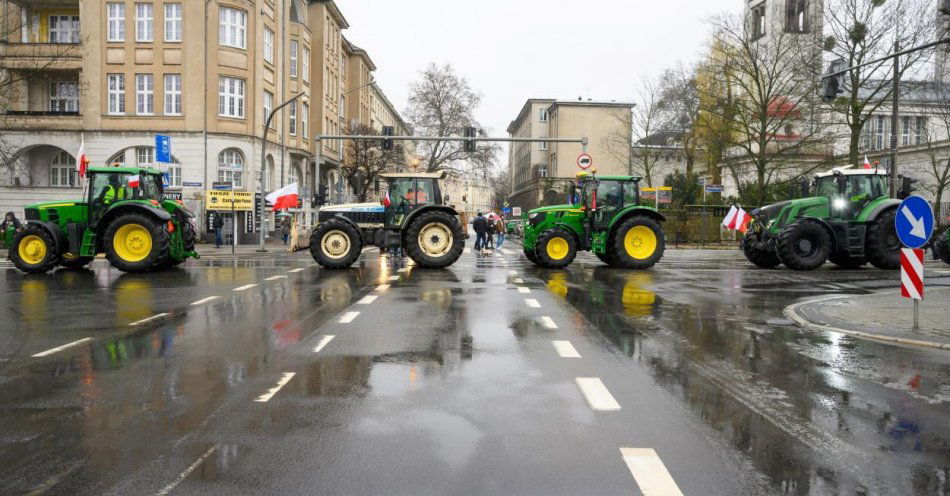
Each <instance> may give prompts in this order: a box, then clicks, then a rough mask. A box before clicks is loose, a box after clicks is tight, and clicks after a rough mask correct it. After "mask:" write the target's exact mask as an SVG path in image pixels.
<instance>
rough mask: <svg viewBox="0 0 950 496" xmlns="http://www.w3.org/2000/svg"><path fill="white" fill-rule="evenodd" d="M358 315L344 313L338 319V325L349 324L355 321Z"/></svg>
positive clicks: (357, 313) (355, 313) (356, 313)
mask: <svg viewBox="0 0 950 496" xmlns="http://www.w3.org/2000/svg"><path fill="white" fill-rule="evenodd" d="M359 314H360V313H359V312H346V313H345V314H343V316H342V317H340V323H341V324H349V323H350V322H353V319H355V318H356V317H357V316H358V315H359Z"/></svg>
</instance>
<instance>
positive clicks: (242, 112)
mask: <svg viewBox="0 0 950 496" xmlns="http://www.w3.org/2000/svg"><path fill="white" fill-rule="evenodd" d="M347 26H348V24H347V22H346V19H345V18H344V17H343V15H342V13H341V12H340V10H339V8H338V7H337V5H336V3H335V2H333V1H331V0H309V2H305V1H303V0H259V1H256V2H252V1H250V0H209V1H208V2H186V1H183V0H181V1H171V0H168V1H165V0H153V1H132V0H116V1H108V0H105V1H90V0H86V1H80V0H61V1H59V0H58V1H56V2H50V1H45V0H4V1H3V3H2V8H0V89H2V91H0V210H3V211H7V210H13V211H15V212H22V207H23V205H25V204H27V203H30V202H34V201H39V200H44V199H58V198H70V197H78V196H80V195H81V194H82V193H81V190H80V188H81V181H80V180H79V179H78V178H77V177H76V173H75V163H76V154H77V152H78V150H79V146H80V142H81V141H84V142H85V150H86V155H87V157H88V158H89V159H90V160H91V162H92V165H112V164H117V163H118V164H128V165H150V166H154V167H157V168H160V169H162V170H163V171H165V172H167V176H168V186H167V193H168V195H169V196H171V197H173V198H180V199H182V200H183V201H184V203H185V204H186V205H187V206H188V207H189V208H191V209H192V210H194V211H195V212H196V213H197V214H198V216H199V219H200V222H201V224H202V229H203V230H204V231H206V230H207V227H206V226H207V225H208V224H209V223H208V222H207V221H208V220H209V219H210V217H209V216H210V215H211V214H212V213H213V212H214V210H213V209H212V208H209V207H210V205H208V204H206V201H205V198H206V197H207V191H208V190H210V189H211V186H212V183H214V182H220V181H227V182H231V183H232V184H233V187H234V189H236V190H243V191H251V192H255V193H258V194H260V193H261V192H262V191H263V193H267V192H269V191H273V190H275V189H277V188H279V187H281V186H282V185H286V184H289V183H292V182H298V183H299V185H300V189H301V196H302V198H303V199H304V201H302V205H301V208H300V209H299V212H300V213H302V214H303V215H302V216H300V217H299V218H300V219H301V220H303V221H304V223H305V224H308V223H310V222H312V219H313V217H314V209H313V208H312V207H311V205H310V201H309V199H310V198H311V197H312V195H313V194H314V192H315V191H316V183H317V178H318V172H317V171H318V170H319V178H320V182H321V184H324V185H327V184H329V185H334V186H336V185H340V186H343V181H342V179H341V177H340V176H339V160H340V158H341V149H342V144H341V143H333V142H325V143H324V144H323V145H324V147H325V148H324V150H323V157H324V161H323V163H322V164H320V165H321V167H319V169H318V167H317V164H315V163H314V156H315V154H314V152H315V149H314V146H315V143H314V142H313V139H312V137H313V135H314V134H316V133H325V134H329V133H340V132H341V131H342V130H343V129H344V128H345V122H346V118H347V115H346V110H345V104H344V100H343V98H344V91H345V89H344V88H345V87H346V83H347V80H346V77H345V72H346V71H345V67H346V56H345V49H344V46H343V39H342V31H343V30H344V29H346V27H347ZM367 58H368V57H367ZM300 93H302V94H303V96H301V97H300V98H299V99H297V100H296V101H295V102H294V103H292V104H290V105H289V106H287V107H285V108H284V109H283V111H282V112H281V113H280V115H277V116H275V119H274V121H273V122H272V123H271V126H270V129H269V130H268V136H267V140H268V141H267V146H266V152H267V153H266V155H265V157H264V159H263V163H262V159H261V147H262V140H263V134H264V122H265V119H266V115H267V114H268V113H269V112H270V111H271V110H272V109H274V108H275V107H276V106H277V105H279V104H280V103H281V102H283V101H286V100H287V99H289V98H291V97H293V96H295V95H297V94H300ZM157 134H162V135H167V136H170V137H171V144H172V146H171V148H172V163H170V164H159V163H157V162H156V160H155V136H156V135H157ZM262 172H263V174H262ZM220 213H221V214H223V215H224V216H225V217H226V223H227V225H226V229H225V231H226V232H230V225H231V223H232V222H234V223H236V224H237V227H238V231H239V235H238V238H239V242H253V241H254V240H255V239H256V237H257V235H256V234H254V233H255V231H257V230H258V229H259V228H260V219H256V218H255V215H254V214H253V212H249V211H248V212H237V213H236V214H235V215H234V216H233V217H232V216H231V214H230V213H229V212H220ZM270 221H271V222H268V224H267V225H268V227H269V229H272V228H273V227H272V226H273V225H274V224H273V222H272V221H273V218H272V217H271V218H270Z"/></svg>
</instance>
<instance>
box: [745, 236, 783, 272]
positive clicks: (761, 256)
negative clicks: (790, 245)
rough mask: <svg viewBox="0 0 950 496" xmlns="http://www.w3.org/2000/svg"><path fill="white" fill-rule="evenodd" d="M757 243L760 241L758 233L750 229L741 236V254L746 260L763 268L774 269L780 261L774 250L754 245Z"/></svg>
mask: <svg viewBox="0 0 950 496" xmlns="http://www.w3.org/2000/svg"><path fill="white" fill-rule="evenodd" d="M757 243H760V240H759V235H758V234H757V233H753V232H752V231H749V232H747V233H746V235H745V236H744V237H743V238H742V254H743V255H745V258H746V259H747V260H748V261H750V262H752V264H753V265H755V266H756V267H760V268H763V269H774V268H776V267H778V266H779V265H780V264H781V263H782V260H780V259H779V258H778V255H777V254H776V253H775V252H774V251H772V250H768V249H765V248H759V247H757V246H756V244H757Z"/></svg>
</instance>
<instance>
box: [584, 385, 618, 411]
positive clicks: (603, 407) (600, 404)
mask: <svg viewBox="0 0 950 496" xmlns="http://www.w3.org/2000/svg"><path fill="white" fill-rule="evenodd" d="M574 381H575V382H577V387H579V388H580V389H581V393H583V394H584V398H585V399H586V400H587V404H588V405H590V407H591V408H592V409H594V410H598V411H616V410H620V403H617V400H615V399H614V397H613V395H612V394H610V391H608V390H607V386H604V383H603V382H602V381H601V380H600V378H599V377H577V378H575V379H574Z"/></svg>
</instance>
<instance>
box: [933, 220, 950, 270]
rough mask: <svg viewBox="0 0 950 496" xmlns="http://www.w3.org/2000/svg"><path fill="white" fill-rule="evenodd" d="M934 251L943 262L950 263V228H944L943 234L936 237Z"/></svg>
mask: <svg viewBox="0 0 950 496" xmlns="http://www.w3.org/2000/svg"><path fill="white" fill-rule="evenodd" d="M934 253H936V255H937V258H938V259H940V260H943V263H946V264H950V228H947V229H944V231H943V234H941V235H939V236H937V237H936V238H935V241H934Z"/></svg>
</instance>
